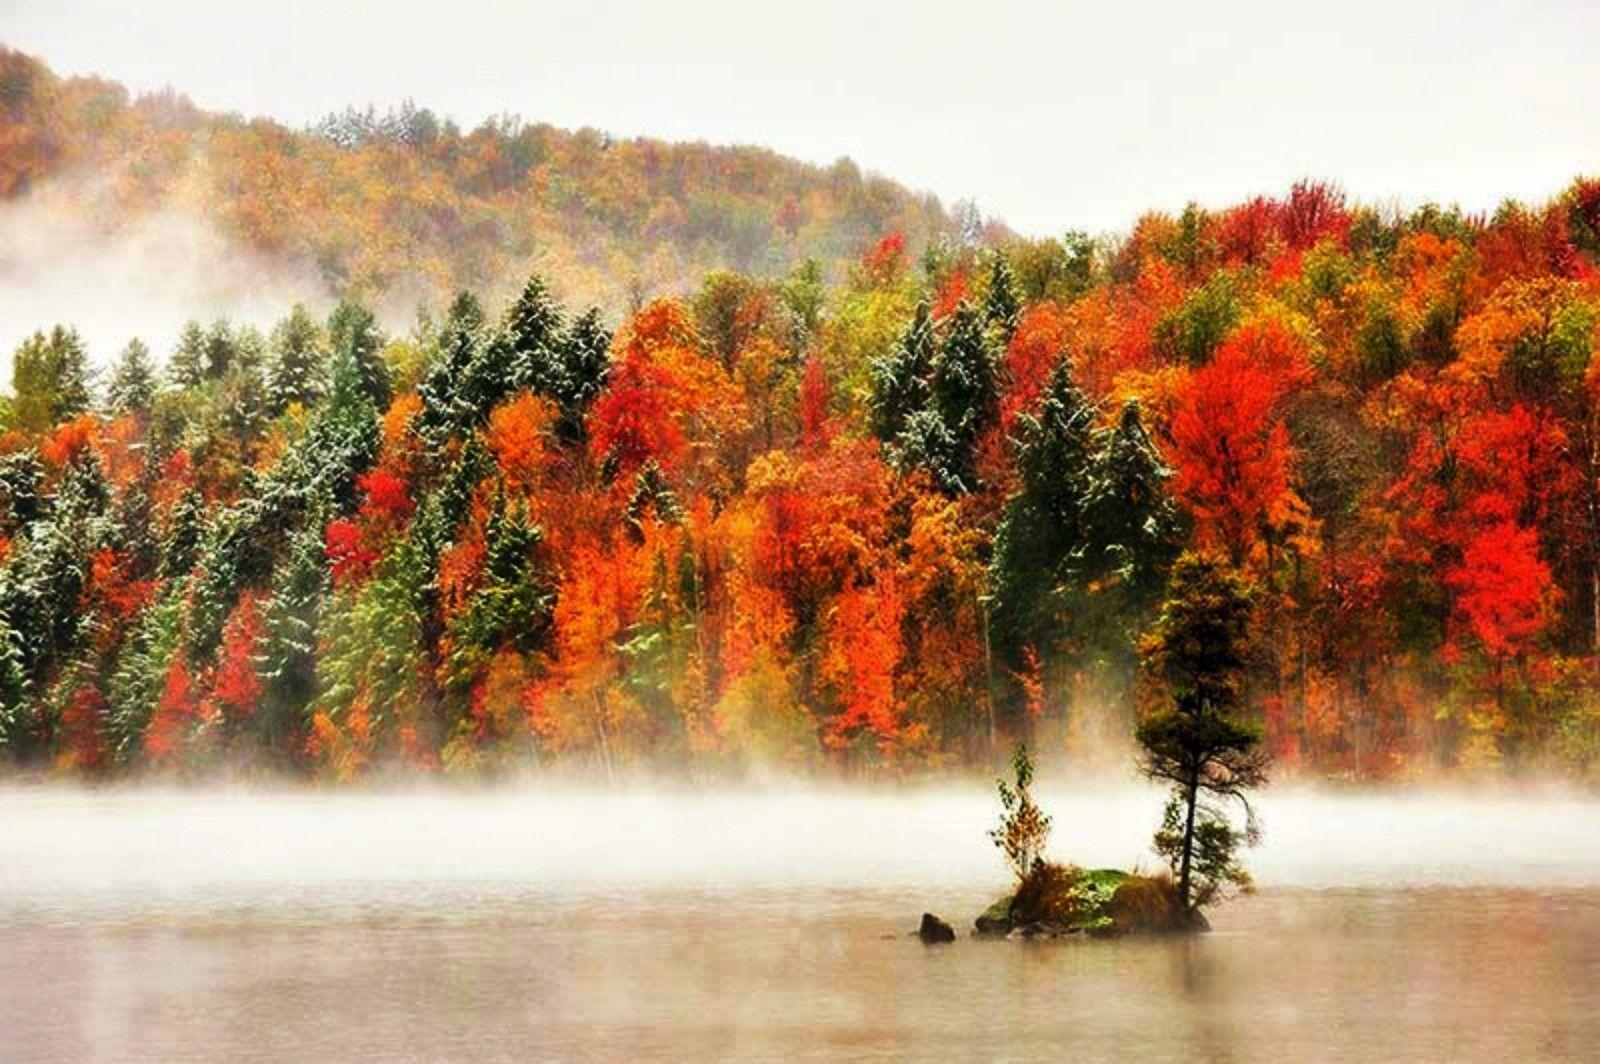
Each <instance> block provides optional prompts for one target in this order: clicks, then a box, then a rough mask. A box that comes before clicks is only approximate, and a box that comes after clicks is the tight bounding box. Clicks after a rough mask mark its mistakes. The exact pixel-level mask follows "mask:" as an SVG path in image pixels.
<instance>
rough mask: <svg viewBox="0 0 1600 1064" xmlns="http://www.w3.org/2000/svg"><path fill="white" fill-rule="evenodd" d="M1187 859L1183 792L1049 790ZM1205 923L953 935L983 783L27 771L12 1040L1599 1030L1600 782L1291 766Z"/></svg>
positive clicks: (808, 1053)
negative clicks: (148, 784)
mask: <svg viewBox="0 0 1600 1064" xmlns="http://www.w3.org/2000/svg"><path fill="white" fill-rule="evenodd" d="M1040 797H1041V802H1042V804H1044V806H1045V808H1046V809H1047V810H1048V811H1050V812H1051V813H1052V814H1053V815H1054V817H1055V833H1054V835H1053V837H1052V846H1051V851H1052V853H1053V854H1054V855H1055V856H1057V857H1059V858H1070V859H1075V860H1078V861H1080V862H1082V863H1086V864H1094V865H1100V864H1107V865H1111V864H1116V865H1122V866H1130V865H1133V864H1135V863H1139V862H1141V861H1142V862H1143V864H1144V866H1145V867H1146V868H1148V867H1150V866H1151V865H1152V864H1153V861H1152V859H1151V858H1150V857H1149V856H1148V851H1147V845H1148V843H1147V840H1148V836H1149V832H1150V829H1151V827H1152V826H1153V825H1154V822H1155V821H1156V819H1157V818H1158V817H1159V812H1160V798H1159V796H1158V795H1157V794H1155V793H1154V792H1152V791H1149V790H1146V789H1143V788H1140V787H1136V786H1133V785H1128V786H1119V787H1116V788H1114V789H1110V790H1107V791H1105V792H1102V793H1089V792H1083V791H1072V790H1057V791H1051V790H1048V789H1047V790H1045V791H1043V792H1042V793H1041V796H1040ZM1260 804H1261V810H1262V812H1263V819H1264V821H1265V826H1266V829H1267V832H1268V834H1267V840H1266V842H1265V844H1264V845H1263V846H1262V847H1261V848H1260V849H1259V850H1257V851H1255V852H1254V853H1253V854H1252V858H1251V864H1252V867H1253V868H1254V870H1255V871H1256V873H1257V877H1258V879H1259V880H1260V881H1261V886H1262V889H1261V891H1260V893H1259V894H1257V895H1256V896H1254V897H1250V898H1243V899H1237V900H1234V901H1232V902H1229V903H1227V904H1225V905H1223V906H1221V907H1219V908H1218V909H1217V910H1215V912H1214V913H1213V916H1212V922H1213V925H1214V930H1213V932H1212V933H1211V934H1208V935H1204V936H1199V937H1195V938H1188V939H1147V940H1135V939H1129V940H1121V941H1111V942H1104V941H1088V940H1083V941H1080V940H1069V941H1062V942H1038V943H1019V942H1004V941H1002V942H987V941H977V940H972V939H968V938H966V937H963V938H962V939H961V940H960V941H958V942H956V943H955V944H954V945H950V946H938V947H927V946H923V945H922V944H921V943H919V942H918V941H917V940H916V939H915V938H914V937H910V936H909V935H908V934H907V932H909V931H910V930H911V929H912V928H914V927H915V925H916V921H917V918H918V916H919V915H920V914H921V912H922V911H923V910H924V909H931V910H932V911H934V912H937V913H940V914H941V915H944V916H945V917H947V918H949V919H950V920H951V921H952V922H953V923H955V924H957V926H958V928H960V929H961V930H962V931H963V933H964V932H965V930H966V928H967V927H969V926H970V923H971V919H972V917H973V916H974V915H976V913H977V912H979V911H980V910H981V909H982V908H983V906H984V905H985V904H987V903H988V902H989V901H990V900H991V899H992V898H993V897H994V896H995V895H997V894H999V893H1001V892H1002V891H1003V890H1004V889H1005V887H1006V885H1007V880H1006V873H1005V871H1004V869H1003V867H1002V865H1001V861H1000V858H999V856H998V853H997V852H996V851H995V850H994V849H993V848H992V847H991V846H990V845H989V844H988V842H987V840H986V839H985V837H984V831H985V830H986V829H987V828H988V827H989V826H991V823H992V821H993V819H994V817H995V808H994V803H993V802H992V800H991V796H990V794H989V792H988V791H987V790H985V789H984V788H982V787H981V786H978V785H972V786H945V787H938V788H933V787H929V788H901V789H896V790H877V791H868V790H859V789H857V790H832V791H829V790H822V789H810V790H808V789H798V790H786V789H775V788H774V789H748V790H740V791H734V792H718V793H695V792H692V791H686V790H682V789H666V790H661V791H652V790H642V789H641V790H620V791H609V792H594V791H583V790H552V789H541V788H534V787H521V788H507V789H501V790H493V791H482V792H459V791H445V790H417V791H382V792H329V791H316V790H310V789H307V790H303V791H293V790H291V791H268V792H262V791H248V790H226V791H207V792H200V791H183V790H157V789H112V790H100V791H93V790H75V789H70V788H65V787H61V788H58V787H53V786H46V787H33V788H23V787H16V788H11V789H7V790H0V1060H4V1061H6V1062H13V1061H34V1060H41V1061H46V1060H48V1061H55V1060H61V1061H124V1060H127V1061H147V1060H148V1061H190V1060H195V1061H199V1060H206V1061H210V1060H230V1061H254V1060H262V1061H266V1060H274V1061H276V1060H358V1061H362V1060H383V1061H390V1060H425V1061H433V1060H464V1059H475V1060H545V1059H550V1060H702V1059H744V1060H785V1061H788V1060H837V1059H855V1060H906V1059H912V1060H1042V1059H1050V1060H1074V1061H1084V1060H1088V1061H1092V1060H1119V1061H1132V1060H1139V1061H1167V1060H1170V1061H1240V1062H1243V1061H1269V1060H1270V1061H1325V1060H1333V1061H1337V1060H1351V1061H1356V1060H1360V1061H1371V1060H1423V1061H1442V1060H1469V1061H1470V1060H1484V1061H1490V1060H1493V1061H1503V1060H1557V1061H1560V1060H1592V1059H1594V1053H1595V1047H1596V1046H1597V1045H1600V803H1596V802H1594V801H1593V800H1591V799H1587V798H1584V797H1581V796H1573V795H1563V794H1559V793H1556V794H1498V795H1492V796H1490V795H1482V794H1470V793H1466V792H1461V793H1394V792H1386V793H1383V794H1355V793H1346V794H1317V793H1312V792H1307V791H1292V790H1289V791H1268V792H1266V793H1265V794H1263V795H1262V798H1261V803H1260Z"/></svg>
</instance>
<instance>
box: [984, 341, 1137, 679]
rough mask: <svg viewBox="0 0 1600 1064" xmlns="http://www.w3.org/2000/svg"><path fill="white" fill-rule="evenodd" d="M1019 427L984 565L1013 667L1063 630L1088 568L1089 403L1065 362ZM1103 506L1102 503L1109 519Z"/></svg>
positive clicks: (1091, 410)
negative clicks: (1011, 479)
mask: <svg viewBox="0 0 1600 1064" xmlns="http://www.w3.org/2000/svg"><path fill="white" fill-rule="evenodd" d="M1018 425H1019V428H1020V431H1019V441H1018V445H1017V463H1016V464H1017V473H1018V480H1019V484H1018V486H1017V490H1016V492H1015V493H1014V494H1013V495H1012V496H1011V498H1009V499H1007V500H1006V507H1005V513H1004V516H1003V517H1002V518H1001V521H1000V527H999V529H998V530H997V531H996V533H995V548H994V561H993V563H992V565H991V566H990V573H991V579H992V582H993V586H994V592H993V595H994V631H995V636H996V638H997V640H998V642H999V644H1000V646H1001V647H1002V648H1003V649H1004V650H1005V651H1006V652H1007V653H1008V654H1009V655H1010V656H1011V659H1012V661H1013V664H1016V663H1020V661H1021V656H1022V652H1023V650H1024V648H1025V647H1027V646H1030V645H1032V646H1034V647H1035V648H1037V649H1041V650H1044V649H1053V647H1054V645H1055V644H1056V643H1057V641H1059V640H1060V639H1061V638H1062V637H1063V636H1064V635H1065V634H1066V633H1067V631H1068V625H1069V624H1070V620H1071V618H1072V617H1073V616H1074V614H1075V613H1076V610H1075V609H1074V606H1075V605H1076V604H1077V600H1078V595H1079V593H1080V592H1081V591H1082V588H1083V586H1084V582H1085V581H1084V576H1085V574H1086V573H1087V571H1088V566H1087V561H1086V554H1087V552H1088V547H1089V542H1088V533H1089V528H1088V523H1087V516H1088V515H1087V513H1086V499H1087V496H1088V493H1089V489H1090V486H1091V480H1090V463H1091V455H1092V448H1093V446H1094V408H1093V407H1092V406H1090V404H1089V401H1088V398H1087V397H1086V396H1085V395H1084V394H1083V392H1082V391H1081V390H1080V389H1079V388H1078V386H1077V384H1076V382H1075V381H1074V380H1073V368H1072V364H1071V363H1070V362H1066V361H1064V362H1062V363H1060V364H1059V365H1057V367H1056V369H1055V370H1054V372H1053V373H1052V374H1051V377H1050V386H1049V390H1048V391H1047V392H1046V394H1045V397H1044V400H1043V401H1042V402H1041V403H1040V404H1039V409H1038V412H1037V413H1035V414H1024V415H1022V416H1021V417H1020V418H1019V419H1018ZM1106 490H1107V491H1109V490H1113V489H1112V488H1111V486H1110V485H1107V486H1106ZM1107 509H1108V507H1107V506H1106V505H1105V503H1104V502H1102V503H1101V504H1100V512H1101V513H1102V514H1103V515H1104V516H1106V517H1109V516H1110V515H1109V514H1107V513H1106V511H1107ZM1108 532H1114V530H1113V529H1111V528H1110V527H1108Z"/></svg>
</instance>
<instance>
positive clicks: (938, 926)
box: [917, 913, 956, 944]
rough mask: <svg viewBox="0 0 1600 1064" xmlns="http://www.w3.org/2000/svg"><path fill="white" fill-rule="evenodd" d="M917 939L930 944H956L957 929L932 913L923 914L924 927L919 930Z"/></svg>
mask: <svg viewBox="0 0 1600 1064" xmlns="http://www.w3.org/2000/svg"><path fill="white" fill-rule="evenodd" d="M917 937H918V938H920V939H922V941H924V942H927V943H930V944H931V943H935V942H954V941H955V940H956V929H955V928H953V927H951V926H950V925H949V924H947V923H945V922H944V921H943V920H941V919H939V918H938V917H937V916H935V915H933V914H932V913H923V914H922V926H920V927H918V928H917Z"/></svg>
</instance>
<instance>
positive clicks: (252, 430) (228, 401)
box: [221, 326, 268, 461]
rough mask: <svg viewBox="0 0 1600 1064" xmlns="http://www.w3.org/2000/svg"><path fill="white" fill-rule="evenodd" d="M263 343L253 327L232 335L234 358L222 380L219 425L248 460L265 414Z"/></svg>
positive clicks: (264, 352) (266, 400) (265, 388)
mask: <svg viewBox="0 0 1600 1064" xmlns="http://www.w3.org/2000/svg"><path fill="white" fill-rule="evenodd" d="M265 363H266V342H265V341H264V340H263V339H262V338H261V334H260V333H259V332H257V331H256V330H255V329H254V328H252V327H248V326H247V327H245V328H242V329H240V330H239V331H238V332H237V333H235V334H234V337H233V358H232V363H231V365H230V367H229V369H228V375H227V376H226V377H225V378H223V381H222V396H221V402H222V410H221V414H222V418H221V422H222V428H223V431H225V432H226V433H227V434H228V435H229V437H231V438H232V439H233V440H235V441H237V442H238V444H239V446H240V451H241V454H242V456H243V457H244V459H245V460H246V461H248V460H249V459H250V458H251V456H252V455H253V452H254V443H255V441H256V438H257V437H258V436H259V435H260V433H261V428H262V424H263V422H264V421H265V420H266V417H267V413H268V397H267V382H266V366H265Z"/></svg>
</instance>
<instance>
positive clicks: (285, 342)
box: [266, 303, 327, 415]
mask: <svg viewBox="0 0 1600 1064" xmlns="http://www.w3.org/2000/svg"><path fill="white" fill-rule="evenodd" d="M271 346H272V361H271V364H270V366H269V367H268V369H267V386H266V387H267V404H268V409H269V410H270V411H271V413H273V414H274V415H276V414H281V413H283V411H284V410H286V409H288V407H289V405H290V404H291V403H299V404H300V405H301V406H306V407H309V406H311V405H312V404H313V403H315V402H316V401H317V400H318V399H320V398H321V397H322V395H323V394H324V392H325V391H326V390H327V353H326V351H325V350H324V348H323V344H322V335H321V330H319V329H318V328H317V323H316V321H314V320H313V319H312V317H311V314H310V312H308V311H307V310H306V308H305V307H304V306H302V305H300V304H299V303H296V304H295V305H294V308H293V309H292V310H290V311H289V316H288V317H286V318H284V319H283V320H282V321H280V322H279V323H278V324H277V325H276V326H275V327H274V328H273V330H272V344H271Z"/></svg>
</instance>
